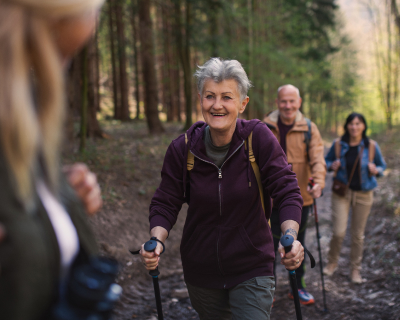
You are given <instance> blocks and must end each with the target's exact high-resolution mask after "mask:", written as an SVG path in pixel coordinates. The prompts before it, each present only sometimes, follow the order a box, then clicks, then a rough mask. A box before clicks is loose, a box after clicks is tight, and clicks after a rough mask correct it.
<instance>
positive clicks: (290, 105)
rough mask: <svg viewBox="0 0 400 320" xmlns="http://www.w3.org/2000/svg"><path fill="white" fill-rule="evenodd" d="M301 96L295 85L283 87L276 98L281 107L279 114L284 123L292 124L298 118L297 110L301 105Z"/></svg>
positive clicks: (279, 107)
mask: <svg viewBox="0 0 400 320" xmlns="http://www.w3.org/2000/svg"><path fill="white" fill-rule="evenodd" d="M301 101H302V100H301V98H300V97H299V95H298V92H297V90H296V89H295V88H294V87H290V86H287V87H283V88H282V89H281V90H280V91H279V94H278V98H277V99H276V100H275V102H276V104H277V105H278V109H279V116H280V118H281V121H282V122H283V123H284V124H287V125H291V124H293V123H294V120H295V119H296V114H297V111H298V110H299V109H300V107H301Z"/></svg>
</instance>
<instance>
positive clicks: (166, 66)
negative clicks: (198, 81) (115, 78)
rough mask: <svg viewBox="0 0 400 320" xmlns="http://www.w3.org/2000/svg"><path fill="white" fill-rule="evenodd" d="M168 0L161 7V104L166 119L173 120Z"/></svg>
mask: <svg viewBox="0 0 400 320" xmlns="http://www.w3.org/2000/svg"><path fill="white" fill-rule="evenodd" d="M168 4H169V2H165V3H164V5H162V7H161V27H162V30H163V31H164V32H163V38H164V43H163V45H164V50H163V51H164V54H163V67H162V75H163V81H162V84H163V104H164V108H165V109H166V112H167V121H168V122H171V121H174V109H173V102H172V94H173V93H172V92H173V91H172V87H173V84H172V81H171V80H172V79H171V45H170V44H171V39H170V38H171V37H170V32H171V30H170V23H169V20H170V15H169V14H168V7H167V5H168Z"/></svg>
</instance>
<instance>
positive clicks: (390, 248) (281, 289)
mask: <svg viewBox="0 0 400 320" xmlns="http://www.w3.org/2000/svg"><path fill="white" fill-rule="evenodd" d="M165 127H166V133H165V134H164V135H162V136H149V135H148V132H147V128H146V124H145V123H143V122H130V123H124V124H121V123H118V122H115V121H114V122H113V121H109V122H105V123H104V124H103V128H104V130H105V131H106V132H107V133H108V134H109V135H110V136H111V137H112V138H111V139H104V140H97V141H95V142H89V143H88V146H87V151H86V152H85V153H84V154H82V155H79V154H78V153H77V145H75V144H74V145H72V144H71V145H69V146H68V147H66V149H65V152H64V162H65V163H71V162H75V161H83V162H85V163H87V164H88V165H89V167H90V169H91V170H92V171H94V172H95V173H96V174H97V176H98V180H99V183H100V185H101V188H102V193H103V199H104V206H103V208H102V210H101V211H100V212H99V213H98V214H97V215H96V216H95V217H94V218H91V224H92V226H93V229H94V231H95V234H96V237H97V239H98V242H99V243H100V247H101V251H102V253H103V254H105V255H108V256H112V257H115V258H116V259H118V261H119V262H120V264H121V272H120V274H119V277H118V283H119V284H120V285H121V286H122V287H123V296H122V299H121V301H120V302H119V303H118V305H117V308H116V310H115V315H114V318H113V319H116V320H126V319H143V320H150V319H152V320H153V319H154V320H155V319H157V316H156V315H157V312H156V307H155V299H154V291H153V285H152V278H151V277H150V276H149V275H148V273H147V271H146V270H145V269H144V267H143V265H142V264H141V263H140V260H139V257H138V256H132V255H131V254H130V253H129V251H128V250H129V249H135V250H136V249H139V248H140V246H141V244H142V243H143V242H145V241H147V240H148V239H149V222H148V207H149V204H150V200H151V197H152V195H153V193H154V191H155V190H156V188H157V187H158V185H159V183H160V180H161V176H160V171H161V167H162V163H163V158H164V154H165V151H166V149H167V147H168V145H169V143H170V142H171V141H172V140H173V139H175V138H176V137H177V136H178V135H179V134H180V131H179V128H180V127H178V126H176V125H169V124H166V125H165ZM399 132H400V131H394V132H391V133H389V134H382V135H378V136H376V137H374V139H376V140H377V141H378V143H379V145H380V146H381V149H382V151H383V154H384V157H385V159H386V161H387V163H388V170H387V174H386V175H385V176H384V177H382V178H381V179H380V180H379V187H378V188H377V189H376V190H375V202H374V206H373V209H372V212H371V215H370V217H369V219H368V223H367V229H366V234H365V248H364V258H363V270H362V276H363V278H365V280H364V282H363V283H362V284H360V285H355V284H352V283H351V282H350V281H349V259H348V258H349V253H350V250H349V244H350V236H349V234H347V235H346V238H345V240H344V244H343V248H342V251H341V257H340V260H339V268H338V270H337V272H336V273H335V274H334V275H333V276H332V277H325V290H326V302H327V308H328V312H323V309H324V303H323V295H322V285H321V276H320V269H319V256H318V248H317V241H316V231H315V223H314V218H313V217H309V223H308V229H307V237H306V245H307V247H308V249H309V250H310V251H311V252H312V254H313V255H314V257H315V259H316V262H317V266H316V267H315V269H310V267H308V270H307V273H306V284H307V290H308V291H309V292H310V293H312V294H313V295H314V297H315V300H316V303H315V305H311V306H302V307H301V308H302V313H303V319H304V320H316V319H329V320H334V319H343V320H346V319H347V320H353V319H363V320H366V319H374V320H389V319H390V320H400V303H399V301H400V245H399V244H400V197H399V195H400V139H398V134H399ZM326 146H327V147H329V146H330V141H329V142H327V143H326ZM331 180H332V176H331V174H328V176H327V186H326V188H325V191H324V196H323V197H322V198H320V199H318V200H317V208H318V217H319V228H320V234H321V239H320V243H321V247H322V259H323V263H324V265H325V263H326V257H327V253H328V245H329V239H330V237H331V228H330V221H331V210H330V197H331V192H330V187H331ZM186 210H187V207H186V206H184V207H183V208H182V210H181V213H180V215H179V219H178V222H177V224H176V225H175V226H174V228H173V230H172V232H171V234H170V237H169V239H168V241H167V244H166V246H167V250H166V252H165V254H163V256H162V259H161V263H160V268H159V269H160V272H161V274H160V289H161V296H162V304H163V311H164V318H165V319H166V320H169V319H171V320H172V319H199V318H198V316H197V314H196V312H195V311H194V310H193V308H192V307H191V304H190V300H189V298H188V295H187V291H186V287H185V283H184V281H183V273H182V265H181V261H180V253H179V245H180V237H181V234H182V230H183V225H184V221H185V217H186ZM278 265H279V267H278V269H277V277H278V286H277V290H276V293H275V298H276V301H275V303H274V307H273V309H272V314H271V320H278V319H295V318H296V315H295V309H294V304H293V301H292V300H289V299H288V297H287V294H288V290H289V283H288V278H287V272H286V271H285V269H284V268H283V266H281V265H280V264H279V263H278Z"/></svg>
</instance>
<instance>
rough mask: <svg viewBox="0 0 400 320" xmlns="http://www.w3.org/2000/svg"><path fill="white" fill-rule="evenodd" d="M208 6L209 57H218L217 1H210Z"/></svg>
mask: <svg viewBox="0 0 400 320" xmlns="http://www.w3.org/2000/svg"><path fill="white" fill-rule="evenodd" d="M209 6H210V7H209V8H210V10H209V21H210V22H209V23H210V26H209V27H210V47H211V56H212V57H218V56H219V55H218V19H217V17H218V6H219V4H218V0H210V2H209Z"/></svg>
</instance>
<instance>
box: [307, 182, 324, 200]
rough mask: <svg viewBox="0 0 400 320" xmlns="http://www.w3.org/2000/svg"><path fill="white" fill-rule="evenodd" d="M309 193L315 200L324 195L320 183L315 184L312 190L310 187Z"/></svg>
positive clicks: (308, 188)
mask: <svg viewBox="0 0 400 320" xmlns="http://www.w3.org/2000/svg"><path fill="white" fill-rule="evenodd" d="M307 191H308V193H309V194H310V195H311V197H313V199H317V198H319V197H320V196H321V194H322V189H321V186H320V185H319V184H318V183H316V184H314V186H313V187H312V188H310V186H308V187H307Z"/></svg>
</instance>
